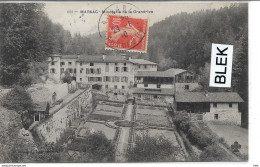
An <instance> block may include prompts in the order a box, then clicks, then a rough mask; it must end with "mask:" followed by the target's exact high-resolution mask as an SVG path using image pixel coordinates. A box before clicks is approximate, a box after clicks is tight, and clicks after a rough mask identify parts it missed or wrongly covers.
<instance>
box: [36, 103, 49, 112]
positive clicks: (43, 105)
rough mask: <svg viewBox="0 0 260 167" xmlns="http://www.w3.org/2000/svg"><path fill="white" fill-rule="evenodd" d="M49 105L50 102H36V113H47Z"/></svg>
mask: <svg viewBox="0 0 260 167" xmlns="http://www.w3.org/2000/svg"><path fill="white" fill-rule="evenodd" d="M48 105H49V103H48V102H34V108H33V110H34V111H46V109H47V107H48Z"/></svg>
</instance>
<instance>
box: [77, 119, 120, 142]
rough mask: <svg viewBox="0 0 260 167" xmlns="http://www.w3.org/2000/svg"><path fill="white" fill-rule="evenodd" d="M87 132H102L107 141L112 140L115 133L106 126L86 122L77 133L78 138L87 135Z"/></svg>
mask: <svg viewBox="0 0 260 167" xmlns="http://www.w3.org/2000/svg"><path fill="white" fill-rule="evenodd" d="M88 130H90V131H91V132H97V131H102V132H103V133H104V134H105V135H106V137H107V138H108V139H109V140H112V139H113V138H114V136H115V133H116V130H115V129H112V128H109V127H107V126H106V125H103V124H99V123H92V122H86V123H84V125H83V126H82V127H81V129H80V131H79V136H85V135H87V134H86V133H87V132H88Z"/></svg>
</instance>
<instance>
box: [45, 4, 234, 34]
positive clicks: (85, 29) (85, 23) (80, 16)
mask: <svg viewBox="0 0 260 167" xmlns="http://www.w3.org/2000/svg"><path fill="white" fill-rule="evenodd" d="M225 6H230V3H228V2H185V3H184V2H182V3H178V2H131V3H127V2H100V1H99V2H46V4H45V12H46V13H47V15H48V16H49V18H50V19H51V20H52V21H53V22H54V23H59V24H61V25H62V26H63V28H64V29H65V30H69V31H70V32H71V34H72V35H73V34H75V33H80V34H81V35H89V34H92V33H97V32H99V30H100V31H105V30H106V28H107V24H106V23H107V16H108V15H109V14H111V13H107V12H117V11H121V13H116V14H115V15H122V16H129V17H133V18H148V19H149V26H152V25H153V24H154V23H156V22H159V21H161V20H164V19H165V18H166V17H169V16H171V15H174V14H177V13H181V12H187V13H192V12H194V11H200V10H207V9H219V8H221V7H225ZM85 11H86V13H84V12H85ZM102 11H106V13H104V14H102ZM122 11H126V12H127V13H122ZM129 11H132V13H129ZM136 11H142V12H144V11H145V12H146V13H134V12H136ZM151 12H152V13H151Z"/></svg>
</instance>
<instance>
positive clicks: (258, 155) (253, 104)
mask: <svg viewBox="0 0 260 167" xmlns="http://www.w3.org/2000/svg"><path fill="white" fill-rule="evenodd" d="M14 2H18V1H14ZM43 2H44V1H43ZM179 2H180V1H179ZM198 2H199V1H198ZM214 2H216V3H217V2H218V1H214ZM1 3H3V2H1ZM12 3H13V2H12ZM187 3H190V2H187ZM248 46H249V161H248V162H235V163H234V162H226V163H225V162H207V163H202V162H198V163H189V162H188V163H187V162H172V163H120V164H118V163H110V164H109V163H103V164H101V163H96V164H91V163H85V164H84V163H59V164H57V163H56V164H54V163H27V164H26V163H18V164H15V163H13V164H0V165H1V166H0V167H2V165H24V164H26V167H31V166H37V167H38V166H39V167H46V166H47V167H50V166H56V167H57V166H58V167H72V166H73V167H74V166H77V167H83V166H84V167H85V166H98V167H115V166H124V167H132V166H134V167H137V166H149V167H158V166H163V167H176V166H183V167H186V166H192V167H202V166H206V167H209V166H210V167H216V166H236V167H237V166H238V167H240V166H249V167H253V165H254V164H258V165H259V167H260V119H259V115H260V108H259V107H258V104H260V96H259V94H260V79H259V78H260V74H259V73H260V52H259V48H260V2H256V1H253V2H249V45H248Z"/></svg>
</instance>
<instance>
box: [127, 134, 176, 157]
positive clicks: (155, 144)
mask: <svg viewBox="0 0 260 167" xmlns="http://www.w3.org/2000/svg"><path fill="white" fill-rule="evenodd" d="M174 151H175V148H174V146H173V145H172V143H171V142H170V141H169V140H167V139H166V138H164V137H159V138H155V137H150V136H149V134H148V133H145V134H143V135H142V136H137V137H136V141H135V147H134V148H133V149H132V150H131V151H129V152H128V154H127V157H128V160H129V161H130V162H158V161H167V160H170V161H173V160H172V159H171V158H169V157H171V156H172V155H173V153H174Z"/></svg>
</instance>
